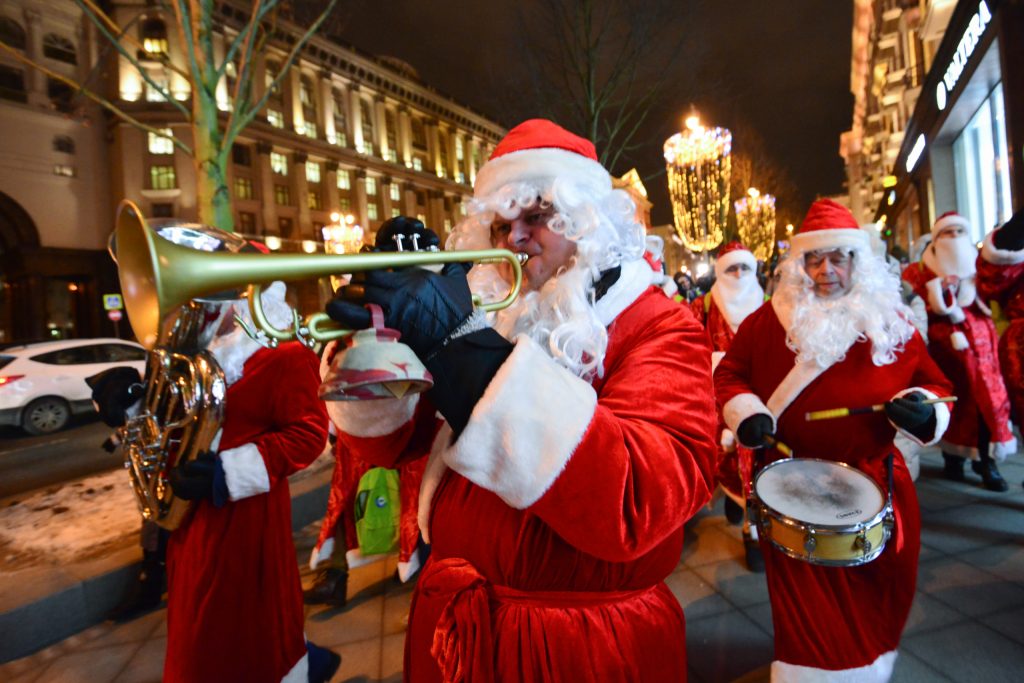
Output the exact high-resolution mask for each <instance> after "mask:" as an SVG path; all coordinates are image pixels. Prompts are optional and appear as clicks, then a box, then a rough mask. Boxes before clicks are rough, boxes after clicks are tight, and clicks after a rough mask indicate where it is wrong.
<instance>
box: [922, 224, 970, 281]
mask: <svg viewBox="0 0 1024 683" xmlns="http://www.w3.org/2000/svg"><path fill="white" fill-rule="evenodd" d="M931 249H932V250H933V251H934V255H935V265H936V266H938V268H937V269H935V268H933V270H936V272H938V274H939V275H956V276H957V277H959V278H961V279H966V278H969V277H972V276H973V275H974V273H975V268H976V265H975V264H976V262H977V260H978V248H977V247H976V246H974V243H972V242H971V239H970V238H969V237H968V236H967V235H962V236H960V237H943V238H941V239H937V240H934V241H933V242H932V246H931Z"/></svg>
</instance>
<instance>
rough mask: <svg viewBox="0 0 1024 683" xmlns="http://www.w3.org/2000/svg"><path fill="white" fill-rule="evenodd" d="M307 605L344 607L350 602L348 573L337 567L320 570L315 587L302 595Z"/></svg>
mask: <svg viewBox="0 0 1024 683" xmlns="http://www.w3.org/2000/svg"><path fill="white" fill-rule="evenodd" d="M302 598H303V601H304V602H305V603H306V604H307V605H330V606H332V607H344V606H345V603H346V602H348V571H347V570H345V569H339V568H337V567H328V568H327V569H322V570H320V573H319V574H317V577H316V581H315V582H314V583H313V586H312V587H311V588H310V589H309V590H306V591H303V593H302Z"/></svg>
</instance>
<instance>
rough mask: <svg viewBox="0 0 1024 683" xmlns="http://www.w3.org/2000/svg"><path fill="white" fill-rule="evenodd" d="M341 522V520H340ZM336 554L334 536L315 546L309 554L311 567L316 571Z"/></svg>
mask: <svg viewBox="0 0 1024 683" xmlns="http://www.w3.org/2000/svg"><path fill="white" fill-rule="evenodd" d="M339 524H340V522H339ZM333 554H334V538H333V537H331V538H328V539H327V540H325V541H324V542H323V543H322V544H320V545H319V546H313V552H311V553H310V554H309V568H310V570H312V571H316V568H317V567H319V566H320V565H321V564H323V563H325V562H327V561H329V560H330V559H331V555H333Z"/></svg>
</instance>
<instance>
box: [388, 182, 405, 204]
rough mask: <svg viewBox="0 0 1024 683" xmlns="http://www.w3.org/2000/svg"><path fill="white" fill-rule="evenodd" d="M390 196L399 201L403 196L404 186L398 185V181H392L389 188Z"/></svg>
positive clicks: (392, 199) (394, 200)
mask: <svg viewBox="0 0 1024 683" xmlns="http://www.w3.org/2000/svg"><path fill="white" fill-rule="evenodd" d="M388 196H389V197H391V201H393V202H397V201H398V200H399V199H401V198H402V188H400V187H398V183H391V185H390V186H389V188H388Z"/></svg>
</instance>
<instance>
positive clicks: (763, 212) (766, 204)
mask: <svg viewBox="0 0 1024 683" xmlns="http://www.w3.org/2000/svg"><path fill="white" fill-rule="evenodd" d="M735 209H736V224H737V226H738V227H739V233H740V241H741V242H743V244H744V246H746V247H747V249H750V251H752V252H753V254H754V258H756V259H757V260H758V261H767V260H768V259H769V257H771V255H772V247H773V246H774V242H775V197H773V196H772V195H770V194H761V193H760V192H759V191H758V189H757V188H756V187H752V188H750V189H749V190H747V195H746V196H745V197H743V198H742V199H740V200H739V201H737V202H736V204H735Z"/></svg>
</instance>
